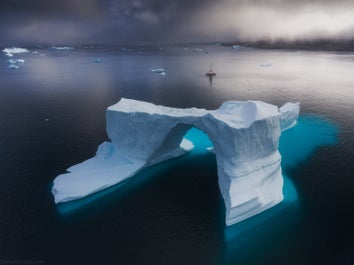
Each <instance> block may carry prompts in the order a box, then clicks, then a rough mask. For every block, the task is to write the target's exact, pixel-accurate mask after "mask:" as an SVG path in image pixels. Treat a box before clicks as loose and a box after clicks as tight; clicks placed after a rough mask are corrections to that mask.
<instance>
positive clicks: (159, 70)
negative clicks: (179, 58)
mask: <svg viewBox="0 0 354 265" xmlns="http://www.w3.org/2000/svg"><path fill="white" fill-rule="evenodd" d="M150 72H152V73H156V74H162V75H165V74H166V73H165V69H163V68H157V69H151V70H150Z"/></svg>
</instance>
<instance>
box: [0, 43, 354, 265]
mask: <svg viewBox="0 0 354 265" xmlns="http://www.w3.org/2000/svg"><path fill="white" fill-rule="evenodd" d="M120 48H121V47H119V48H118V47H88V48H84V47H75V49H74V50H70V51H53V50H48V49H46V48H38V47H37V48H30V50H31V53H26V54H18V55H15V56H14V58H22V59H24V60H25V63H24V64H22V65H20V67H19V68H18V69H16V70H11V69H7V66H8V63H7V59H8V58H7V57H6V56H4V55H0V201H1V202H0V264H124V265H130V264H144V265H145V264H193V265H196V264H203V265H207V264H241V265H243V264H250V265H253V264H255V265H256V264H353V263H354V207H353V202H354V192H353V191H354V129H353V125H354V75H353V73H354V54H353V53H329V52H294V51H267V50H254V49H243V48H241V49H236V50H233V49H230V48H226V47H219V46H199V47H196V46H194V47H192V46H186V47H184V46H183V47H182V46H181V47H178V46H175V47H143V46H139V47H131V48H132V50H128V51H127V50H124V51H122V50H120ZM185 48H188V49H185ZM194 48H202V49H203V51H202V52H200V51H195V50H194ZM35 50H38V53H32V52H33V51H35ZM98 58H102V60H103V61H102V62H101V63H96V62H94V61H95V60H96V59H98ZM211 62H212V63H213V67H214V70H215V71H216V72H217V76H216V77H215V78H214V79H213V80H212V82H210V81H209V79H207V78H206V77H205V72H206V71H207V70H209V66H210V64H211ZM262 65H263V66H262ZM152 68H164V69H165V71H166V75H165V76H162V75H159V74H154V73H151V72H150V69H152ZM121 97H127V98H133V99H138V100H145V101H150V102H153V103H156V104H163V105H168V106H173V107H193V106H195V107H203V108H207V109H215V108H218V107H219V105H220V104H221V103H222V102H223V101H225V100H249V99H252V100H263V101H266V102H268V103H272V104H275V105H278V106H281V105H282V104H284V103H286V102H288V101H291V102H300V103H301V115H302V116H301V118H300V119H299V122H298V125H297V126H296V127H294V128H293V129H291V130H289V131H287V132H284V134H283V135H282V138H281V142H280V151H281V153H282V155H283V172H284V175H285V183H286V185H285V186H284V194H285V200H284V202H283V203H282V204H280V205H279V206H277V207H275V208H274V209H271V210H270V211H267V212H265V213H264V214H261V215H259V216H257V217H255V218H252V219H249V220H247V221H245V222H242V223H240V224H237V225H235V226H232V227H229V228H226V227H225V224H224V205H223V201H222V198H221V195H220V193H219V190H218V186H217V172H216V161H215V157H214V156H213V155H212V154H211V153H208V152H203V151H201V150H203V147H205V146H206V145H208V143H207V137H206V136H203V135H201V134H200V132H197V131H193V132H191V133H190V135H189V137H190V138H192V139H193V140H195V141H197V150H195V151H193V152H192V153H191V154H188V155H186V156H184V157H182V158H179V159H176V160H172V161H169V162H167V163H163V164H161V165H159V166H157V167H153V168H150V169H147V170H145V171H143V172H141V173H139V174H138V175H137V176H136V177H135V178H134V180H132V181H130V182H129V183H127V184H126V185H124V186H123V185H121V186H116V187H112V188H111V189H109V190H107V191H105V192H101V193H100V194H97V195H95V196H92V197H90V198H87V199H86V200H82V201H79V202H76V203H71V204H64V205H61V206H59V207H58V206H57V205H55V204H54V201H53V197H52V195H51V192H50V188H51V183H52V181H53V179H54V178H55V176H57V175H59V174H61V173H64V172H65V169H66V168H68V167H69V166H71V165H73V164H76V163H79V162H81V161H83V160H86V159H88V158H89V157H91V156H93V155H94V154H95V151H96V148H97V146H98V145H99V144H100V143H101V142H103V141H105V140H107V136H106V133H105V110H106V108H107V107H108V106H110V105H112V104H114V103H116V102H117V101H118V100H119V99H120V98H121Z"/></svg>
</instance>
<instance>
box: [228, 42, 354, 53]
mask: <svg viewBox="0 0 354 265" xmlns="http://www.w3.org/2000/svg"><path fill="white" fill-rule="evenodd" d="M222 45H223V46H227V47H232V46H235V45H236V46H237V45H239V46H243V47H252V48H259V49H288V50H309V51H343V52H353V51H354V40H338V41H337V40H301V41H283V40H278V41H271V40H260V41H239V42H226V43H222Z"/></svg>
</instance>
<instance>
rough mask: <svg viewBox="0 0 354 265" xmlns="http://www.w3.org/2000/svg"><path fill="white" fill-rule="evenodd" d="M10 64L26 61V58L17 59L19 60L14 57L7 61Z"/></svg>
mask: <svg viewBox="0 0 354 265" xmlns="http://www.w3.org/2000/svg"><path fill="white" fill-rule="evenodd" d="M7 62H8V63H9V64H16V63H24V62H25V60H23V59H17V60H13V59H10V60H8V61H7Z"/></svg>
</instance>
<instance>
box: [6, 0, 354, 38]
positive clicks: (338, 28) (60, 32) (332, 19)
mask: <svg viewBox="0 0 354 265" xmlns="http://www.w3.org/2000/svg"><path fill="white" fill-rule="evenodd" d="M314 38H333V39H352V38H354V0H312V1H310V0H307V1H306V0H50V1H49V0H1V1H0V44H2V45H15V44H84V43H102V44H103V43H110V44H115V43H117V44H120V43H122V44H127V43H166V42H188V41H233V40H261V39H272V40H277V39H287V40H298V39H301V40H302V39H314Z"/></svg>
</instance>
